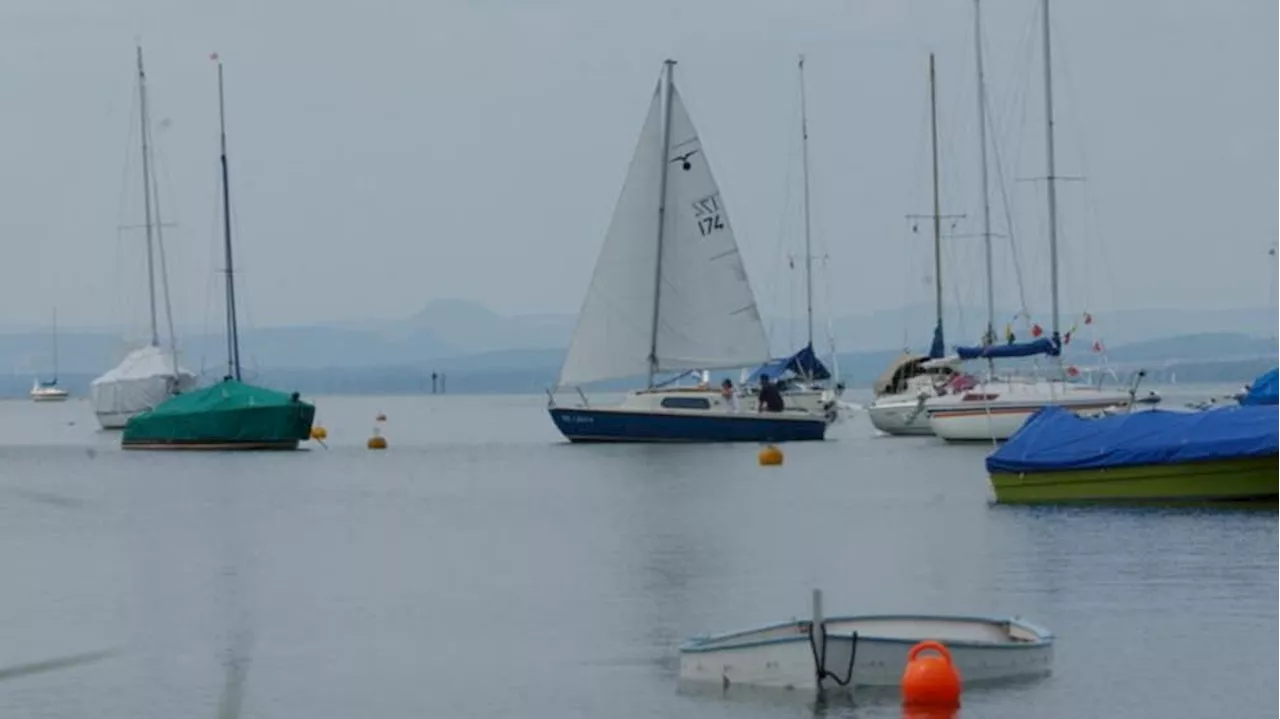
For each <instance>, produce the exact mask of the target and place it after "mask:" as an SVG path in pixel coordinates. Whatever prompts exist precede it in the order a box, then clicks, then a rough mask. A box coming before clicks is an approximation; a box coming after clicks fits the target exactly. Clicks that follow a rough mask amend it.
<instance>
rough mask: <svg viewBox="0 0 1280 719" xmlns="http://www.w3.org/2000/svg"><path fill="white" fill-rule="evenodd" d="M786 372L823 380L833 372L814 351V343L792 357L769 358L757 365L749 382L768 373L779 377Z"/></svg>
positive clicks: (828, 377) (756, 380) (829, 377)
mask: <svg viewBox="0 0 1280 719" xmlns="http://www.w3.org/2000/svg"><path fill="white" fill-rule="evenodd" d="M784 372H790V373H791V374H793V375H795V376H797V377H806V378H809V379H815V380H823V379H831V372H830V371H829V370H828V369H827V366H826V365H824V364H822V360H820V359H818V355H817V354H815V353H814V351H813V345H805V346H804V348H803V349H801V350H800V351H799V352H797V353H795V354H793V355H791V356H790V357H780V358H778V359H772V360H769V361H768V362H767V363H765V364H763V365H761V366H760V367H757V368H756V370H755V371H754V372H752V373H751V375H750V376H749V377H747V380H746V381H747V382H748V383H754V382H758V381H760V375H762V374H766V375H769V376H770V377H772V378H774V379H777V378H779V377H781V376H782V375H783V373H784Z"/></svg>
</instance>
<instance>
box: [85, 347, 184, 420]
mask: <svg viewBox="0 0 1280 719" xmlns="http://www.w3.org/2000/svg"><path fill="white" fill-rule="evenodd" d="M195 386H196V376H195V375H194V374H192V373H191V372H190V371H189V370H186V369H182V368H181V367H178V368H176V370H175V367H174V358H173V354H172V353H171V352H170V351H169V350H166V349H165V348H163V347H156V346H148V347H143V348H141V349H136V350H134V351H132V352H130V353H129V354H128V355H127V356H125V358H124V359H123V360H121V361H120V364H119V365H117V366H116V367H115V369H112V370H111V371H109V372H107V373H106V374H104V375H102V376H101V377H99V378H97V379H95V380H94V381H93V383H92V384H91V385H90V396H91V397H92V401H93V411H94V413H96V414H133V413H137V412H142V411H145V410H148V409H151V408H152V407H155V406H156V405H158V404H160V403H161V402H163V401H165V400H166V399H168V398H169V397H170V396H171V395H172V393H173V391H174V390H175V389H176V390H177V391H182V392H185V391H187V390H190V389H192V388H193V387H195Z"/></svg>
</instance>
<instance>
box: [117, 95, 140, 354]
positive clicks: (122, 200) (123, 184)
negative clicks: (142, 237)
mask: <svg viewBox="0 0 1280 719" xmlns="http://www.w3.org/2000/svg"><path fill="white" fill-rule="evenodd" d="M132 87H133V94H132V97H131V98H130V100H129V130H128V132H127V133H126V134H127V138H126V139H125V143H124V162H123V163H122V164H121V167H122V169H121V171H120V197H119V200H118V205H117V208H116V209H117V212H118V213H119V214H118V215H117V222H116V246H115V253H114V257H115V278H116V287H117V288H120V287H124V286H126V284H127V283H124V282H122V281H121V278H122V276H123V275H124V265H125V262H124V258H123V254H124V252H123V250H124V226H125V225H127V224H130V223H129V222H128V221H127V220H126V219H125V205H126V204H127V201H128V194H129V191H128V187H129V184H130V183H129V172H130V170H131V169H132V159H133V137H134V125H135V122H134V121H135V120H136V119H137V115H136V114H135V113H136V112H137V105H138V85H137V83H133V85H132ZM113 297H114V304H115V312H116V314H115V317H116V321H117V322H119V318H121V317H128V316H131V314H132V313H131V312H129V309H131V307H130V306H129V302H128V301H127V300H126V299H124V295H123V293H121V292H120V291H119V290H118V289H117V291H116V292H115V293H114V294H113ZM128 325H129V322H128V321H127V320H126V321H125V322H123V323H121V325H120V326H119V330H120V332H121V333H122V334H126V333H127V332H129V327H128Z"/></svg>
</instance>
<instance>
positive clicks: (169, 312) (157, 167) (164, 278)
mask: <svg viewBox="0 0 1280 719" xmlns="http://www.w3.org/2000/svg"><path fill="white" fill-rule="evenodd" d="M163 124H164V121H161V125H162V126H161V129H162V130H163V129H164V127H163ZM147 134H148V135H150V134H151V129H150V128H149V127H148V129H147ZM150 146H151V165H152V167H151V173H152V187H151V194H152V196H153V197H154V198H155V201H154V202H152V203H151V204H152V206H153V207H154V208H155V216H156V249H157V250H158V251H159V252H158V254H159V260H160V285H161V289H162V293H163V295H164V316H165V324H166V326H167V328H168V330H169V352H170V354H171V355H172V360H173V372H174V377H175V378H176V377H177V376H178V335H177V332H176V331H175V330H174V322H173V300H172V297H171V295H170V292H169V261H168V257H167V255H166V254H165V244H164V220H163V218H162V217H161V216H160V179H161V177H159V176H160V175H163V179H164V180H165V181H168V180H169V173H168V169H167V167H168V166H167V165H165V163H164V151H163V150H162V149H161V148H160V147H159V146H158V144H157V143H156V141H155V138H154V137H152V138H151V142H150Z"/></svg>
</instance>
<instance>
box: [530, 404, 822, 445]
mask: <svg viewBox="0 0 1280 719" xmlns="http://www.w3.org/2000/svg"><path fill="white" fill-rule="evenodd" d="M550 412H551V419H552V420H554V421H555V423H556V427H558V428H559V429H560V432H561V433H562V434H563V435H564V436H565V437H566V438H568V439H569V441H571V442H811V441H820V440H822V439H824V438H825V436H826V433H827V422H826V420H824V419H821V418H813V419H809V418H804V419H782V418H780V417H771V416H769V415H768V414H759V415H743V416H738V417H732V416H727V415H723V414H721V415H696V414H666V413H663V414H659V413H648V412H628V411H620V410H608V409H590V408H583V407H577V408H569V407H552V408H551V409H550Z"/></svg>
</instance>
